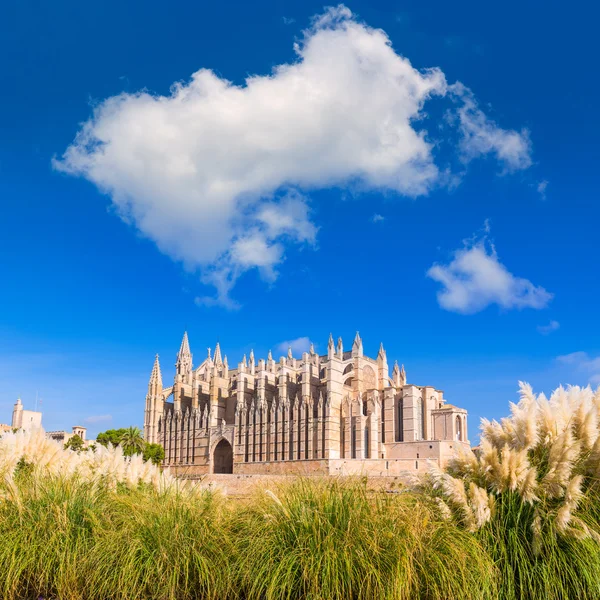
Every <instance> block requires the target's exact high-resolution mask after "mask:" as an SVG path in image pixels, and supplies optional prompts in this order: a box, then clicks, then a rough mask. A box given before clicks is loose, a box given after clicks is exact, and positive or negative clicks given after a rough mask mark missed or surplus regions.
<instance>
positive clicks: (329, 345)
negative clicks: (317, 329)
mask: <svg viewBox="0 0 600 600" xmlns="http://www.w3.org/2000/svg"><path fill="white" fill-rule="evenodd" d="M334 352H335V347H334V345H333V335H332V334H331V333H330V334H329V341H328V342H327V358H333V355H334Z"/></svg>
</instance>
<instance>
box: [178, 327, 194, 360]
mask: <svg viewBox="0 0 600 600" xmlns="http://www.w3.org/2000/svg"><path fill="white" fill-rule="evenodd" d="M191 355H192V353H191V352H190V343H189V341H188V334H187V331H185V332H184V333H183V339H182V340H181V346H180V347H179V353H178V354H177V358H182V357H183V356H191Z"/></svg>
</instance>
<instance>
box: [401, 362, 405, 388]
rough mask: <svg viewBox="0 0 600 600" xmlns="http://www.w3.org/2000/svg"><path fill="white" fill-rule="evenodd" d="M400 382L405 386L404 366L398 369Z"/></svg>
mask: <svg viewBox="0 0 600 600" xmlns="http://www.w3.org/2000/svg"><path fill="white" fill-rule="evenodd" d="M400 381H401V383H402V385H406V371H405V370H404V365H402V368H401V369H400Z"/></svg>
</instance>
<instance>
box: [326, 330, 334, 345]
mask: <svg viewBox="0 0 600 600" xmlns="http://www.w3.org/2000/svg"><path fill="white" fill-rule="evenodd" d="M327 345H328V346H333V334H331V333H330V334H329V341H328V342H327Z"/></svg>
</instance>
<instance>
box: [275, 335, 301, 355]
mask: <svg viewBox="0 0 600 600" xmlns="http://www.w3.org/2000/svg"><path fill="white" fill-rule="evenodd" d="M288 348H291V349H292V354H293V355H294V356H300V355H301V354H302V353H303V352H308V351H309V349H310V339H309V338H308V337H299V338H296V339H295V340H286V341H285V342H281V343H280V344H277V346H275V351H276V352H279V353H281V354H287V351H288Z"/></svg>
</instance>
